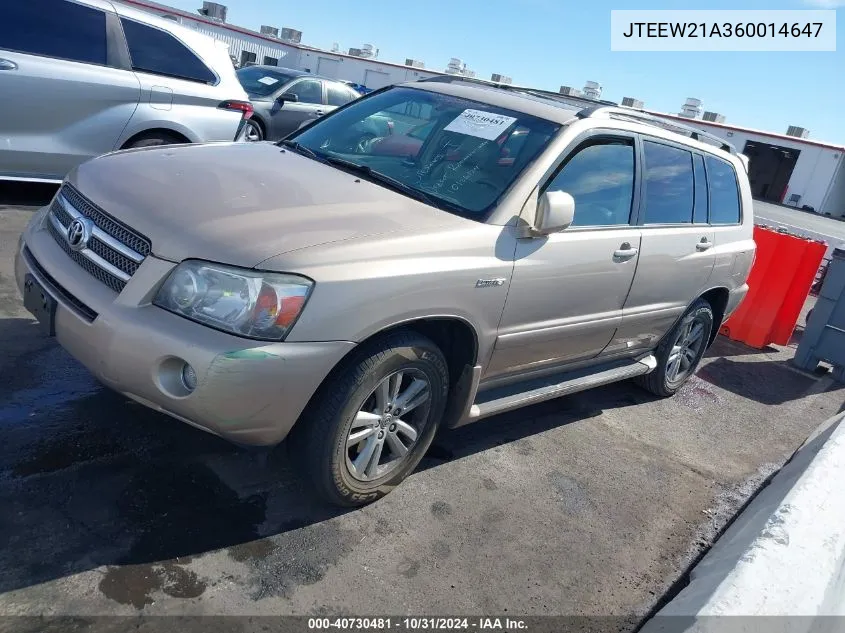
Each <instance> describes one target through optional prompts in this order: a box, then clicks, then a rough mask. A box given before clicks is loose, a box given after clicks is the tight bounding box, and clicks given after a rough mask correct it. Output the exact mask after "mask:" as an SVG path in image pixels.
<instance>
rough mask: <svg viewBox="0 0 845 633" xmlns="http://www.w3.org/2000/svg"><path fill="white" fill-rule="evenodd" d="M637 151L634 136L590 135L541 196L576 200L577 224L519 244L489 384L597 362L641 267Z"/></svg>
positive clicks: (568, 156) (579, 143)
mask: <svg viewBox="0 0 845 633" xmlns="http://www.w3.org/2000/svg"><path fill="white" fill-rule="evenodd" d="M635 147H636V144H635V137H634V135H633V134H631V135H627V134H624V133H616V132H614V133H612V134H589V135H587V136H586V137H582V138H581V139H580V141H576V144H575V147H574V149H571V150H568V151H567V153H566V157H565V158H564V161H563V162H562V165H561V167H559V168H558V171H557V172H556V173H555V174H554V175H553V176H552V177H551V178H550V179H549V180H548V181H547V182H546V183H545V184H543V185H541V188H540V192H541V193H542V192H543V191H546V190H548V191H558V190H559V191H565V192H567V193H569V194H571V195H572V196H573V198H574V199H575V219H574V221H573V224H572V225H571V226H570V227H569V228H567V229H565V230H563V231H560V232H558V233H552V234H550V235H546V236H543V237H534V238H517V239H516V250H515V261H514V269H513V276H512V280H511V285H510V291H509V292H508V298H507V302H506V304H505V309H504V312H503V314H502V319H501V322H500V326H499V332H498V336H497V339H496V344H495V348H494V350H493V355H492V358H491V362H490V363H489V365H488V369H487V372H486V374H485V376H484V377H485V379H486V378H493V377H497V376H501V377H506V376H507V375H508V374H517V373H523V372H525V371H532V370H535V369H545V368H553V367H555V366H565V365H568V364H570V363H576V362H584V361H589V360H590V359H593V358H596V357H598V356H600V355H601V354H602V351H603V350H604V349H605V348H606V347H607V345H608V344H609V343H610V342H611V340H612V339H613V336H614V334H615V333H616V329H617V328H618V327H619V326H620V324H621V322H622V308H623V306H624V304H625V300H626V298H627V296H628V292H629V291H630V289H631V285H632V283H633V281H634V272H635V271H636V268H637V261H638V258H639V248H640V240H641V230H640V229H639V228H638V227H637V226H636V225H635V218H636V211H637V209H636V206H637V200H638V199H639V193H638V187H639V185H638V182H637V179H636V177H635V173H636V171H635V162H636V151H635ZM512 228H513V230H514V231H515V230H516V228H515V227H512Z"/></svg>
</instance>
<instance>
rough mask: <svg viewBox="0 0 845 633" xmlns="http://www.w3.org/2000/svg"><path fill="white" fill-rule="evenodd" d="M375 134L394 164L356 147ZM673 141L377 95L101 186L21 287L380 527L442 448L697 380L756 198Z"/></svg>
mask: <svg viewBox="0 0 845 633" xmlns="http://www.w3.org/2000/svg"><path fill="white" fill-rule="evenodd" d="M373 117H376V118H379V119H384V118H389V119H390V120H391V122H392V128H393V132H392V134H391V136H390V139H391V140H390V142H389V143H388V142H387V140H384V139H382V140H381V141H380V140H379V139H372V138H369V137H366V138H364V137H361V138H359V137H358V136H356V135H358V134H362V133H363V132H361V131H362V130H365V129H369V126H368V125H367V121H369V120H371V119H372V118H373ZM426 124H429V125H426ZM666 125H667V124H663V123H660V122H659V121H658V120H656V119H651V118H648V117H644V116H643V115H641V114H639V113H637V112H636V111H632V110H628V109H623V108H618V107H614V106H605V105H602V104H598V105H596V104H595V103H594V102H593V103H592V104H591V103H590V102H586V103H581V102H579V101H578V100H571V99H567V98H564V97H562V96H560V95H554V94H553V93H543V92H540V91H533V90H529V89H524V88H505V87H501V88H498V87H489V86H485V85H479V84H478V83H476V82H472V81H465V80H459V79H451V80H450V79H446V80H441V81H420V82H415V83H408V84H402V85H398V86H393V87H389V88H384V89H381V90H378V91H376V92H373V93H371V94H369V95H367V96H365V97H362V98H361V99H359V100H356V101H353V102H352V103H350V104H348V105H346V106H343V107H340V108H338V109H337V110H335V111H334V112H332V113H331V114H328V115H326V116H325V117H324V118H322V119H320V120H318V121H315V122H314V123H311V124H309V125H308V126H306V127H304V128H303V129H301V130H299V131H297V132H295V133H294V134H293V135H292V136H290V137H288V138H287V139H285V140H283V141H281V142H279V143H277V144H274V143H270V142H262V143H231V144H223V145H215V146H205V147H194V146H190V145H182V146H177V147H173V148H167V149H146V150H128V151H124V152H116V153H114V154H111V155H108V156H104V157H100V158H96V159H94V160H91V161H89V162H87V163H85V164H83V165H81V166H80V167H79V168H78V169H76V170H74V171H73V172H72V173H71V174H70V175H69V176H68V178H67V179H66V181H65V182H64V184H63V185H62V187H61V189H60V190H59V192H58V194H57V195H56V197H55V199H54V200H53V201H52V203H51V204H50V205H49V206H48V207H45V208H44V209H42V210H41V211H40V212H38V213H37V214H36V215H35V217H34V218H33V219H32V221H31V223H30V224H29V226H28V227H27V229H26V231H25V232H24V234H23V236H22V238H21V243H20V248H19V254H18V257H17V263H16V277H17V280H18V284H19V286H20V288H21V291H22V293H23V296H24V303H25V305H26V306H27V308H28V309H29V310H30V311H31V312H32V313H33V314H34V315H35V316H36V317H37V318H38V320H39V322H40V323H41V324H42V325H43V328H44V331H45V332H46V333H47V334H54V335H56V336H57V337H58V341H59V342H60V343H61V344H62V345H63V346H64V347H65V348H66V349H67V350H68V351H69V352H70V353H71V354H72V355H74V356H75V357H76V358H77V359H79V360H80V361H81V362H82V363H83V364H85V365H86V366H87V367H88V368H89V369H90V370H91V372H92V373H94V374H95V375H96V376H97V377H98V378H99V379H100V380H101V381H102V382H103V383H105V384H106V385H108V386H110V387H112V388H113V389H116V390H117V391H119V392H121V393H123V394H125V395H126V396H128V397H129V398H132V399H134V400H136V401H138V402H140V403H143V404H145V405H147V406H149V407H152V408H153V409H156V410H158V411H161V412H164V413H167V414H169V415H171V416H173V417H174V418H177V419H179V420H182V421H183V422H186V423H188V424H191V425H194V426H196V427H199V428H201V429H204V430H206V431H209V432H211V433H215V434H217V435H220V436H223V437H225V438H228V439H230V440H232V441H234V442H238V443H242V444H253V445H273V444H277V443H279V442H281V441H282V440H283V439H284V438H286V437H288V436H289V435H290V438H289V439H290V445H292V446H294V447H295V449H296V450H295V451H294V455H295V457H296V458H297V459H300V460H302V462H303V465H304V467H305V469H306V471H307V472H308V473H310V477H311V479H312V480H313V481H314V482H315V484H316V486H317V488H318V489H319V490H320V491H321V492H322V493H323V494H324V495H325V496H326V497H327V498H328V499H330V500H332V501H333V502H335V503H339V504H347V505H354V504H361V503H365V502H369V501H372V500H374V499H376V498H378V497H379V496H381V495H384V494H385V493H387V492H388V491H390V490H391V489H392V488H393V487H395V486H396V485H397V484H398V483H399V482H400V481H401V480H402V479H403V478H405V477H406V476H407V475H408V474H409V473H411V472H412V471H413V470H414V468H415V466H416V465H417V464H418V462H419V461H420V459H421V458H422V456H423V454H424V453H425V451H426V449H427V448H428V447H429V445H430V444H431V441H432V438H433V437H434V434H435V433H436V432H437V430H438V428H441V427H456V426H460V425H463V424H467V423H469V422H475V421H477V420H480V419H482V418H485V417H488V416H491V415H494V414H497V413H500V412H503V411H508V410H512V409H515V408H517V407H522V406H526V405H530V404H533V403H536V402H540V401H543V400H548V399H551V398H556V397H559V396H563V395H566V394H569V393H572V392H575V391H578V390H583V389H587V388H590V387H594V386H596V385H601V384H605V383H609V382H613V381H618V380H623V379H628V378H634V379H636V380H637V382H638V383H639V384H640V385H642V386H643V387H645V388H646V389H648V390H649V391H651V392H652V393H655V394H657V395H658V396H670V395H672V394H674V393H675V392H676V391H677V390H678V389H679V388H680V387H681V386H682V385H683V384H684V382H685V381H686V380H687V379H688V378H689V377H690V375H692V373H693V372H694V371H695V369H696V367H697V365H698V363H699V361H700V360H701V357H702V355H703V354H704V353H705V350H706V348H707V346H708V345H709V344H710V343H712V341H713V339H714V337H715V336H716V333H717V331H718V328H719V325H720V323H721V322H722V321H723V320H724V319H725V318H726V317H727V316H728V315H729V314H731V312H732V311H733V310H734V309H735V308H736V307H737V305H738V304H739V302H740V301H741V300H742V298H743V297H744V295H745V293H746V291H747V286H746V277H747V275H748V272H749V268H750V266H751V264H752V260H753V257H754V253H755V244H754V241H753V239H752V228H753V218H752V201H751V192H750V189H749V185H748V177H747V174H746V168H745V164H744V161H743V159H742V158H741V157H740V156H738V155H737V154H736V152H735V151H734V150H733V149H732V148H730V147H728V146H726V145H723V144H722V143H723V142H722V141H719V140H716V139H715V137H713V138H710V137H707V138H705V135H704V134H703V133H701V132H697V131H695V130H692V129H691V128H677V129H672V130H670V129H666ZM412 131H413V135H410V134H409V133H410V132H412ZM403 135H407V138H406V139H404V140H403V139H402V138H401V137H402V136H403ZM691 135H693V136H696V137H697V138H692V137H691ZM714 140H716V143H718V145H714V144H713V143H712V141H714ZM386 146H387V148H386V149H385V147H386Z"/></svg>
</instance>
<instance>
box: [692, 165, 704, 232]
mask: <svg viewBox="0 0 845 633" xmlns="http://www.w3.org/2000/svg"><path fill="white" fill-rule="evenodd" d="M692 160H693V165H694V167H695V210H694V211H693V222H695V223H696V224H707V176H706V175H705V172H704V157H703V156H702V155H701V154H695V156H693V159H692Z"/></svg>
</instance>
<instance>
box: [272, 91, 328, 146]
mask: <svg viewBox="0 0 845 633" xmlns="http://www.w3.org/2000/svg"><path fill="white" fill-rule="evenodd" d="M284 93H292V94H295V95H296V96H297V97H299V101H285V102H283V103H282V102H279V101H276V102H275V103H274V104H273V108H272V110H271V112H270V115H271V116H270V134H269V138H282V137H284V136H287V135H288V134H290V133H291V132H293V131H294V130H297V129H299V127H300V126H301V125H303V124H304V123H309V122H311V121H312V120H314V119H316V118H317V117H320V116H322V115H323V114H325V113H326V106H325V95H324V94H323V82H322V81H320V80H319V79H312V78H309V77H306V78H303V79H297V80H296V81H294V82H293V83H290V84H288V85H287V86H285V88H283V89H282V91H281V92H280V93H279V94H278V95H276V98H277V99H278V97H279V95H281V94H284Z"/></svg>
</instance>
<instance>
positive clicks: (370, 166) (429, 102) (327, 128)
mask: <svg viewBox="0 0 845 633" xmlns="http://www.w3.org/2000/svg"><path fill="white" fill-rule="evenodd" d="M385 123H387V124H385ZM559 129H560V125H559V124H557V123H554V122H552V121H547V120H545V119H539V118H537V117H533V116H530V115H528V114H524V113H522V112H515V111H511V110H506V109H504V108H499V107H496V106H492V105H489V104H486V103H481V102H477V101H470V100H468V99H462V98H458V97H453V96H450V95H444V94H439V93H436V92H429V91H427V90H420V89H416V88H408V87H397V88H390V89H388V90H386V91H384V92H380V93H378V94H375V95H373V96H368V97H365V98H363V99H361V100H359V101H355V102H353V103H352V104H351V105H349V106H346V107H345V108H343V109H342V110H339V111H338V112H336V113H334V114H331V115H329V116H327V117H326V118H325V119H323V120H321V121H319V122H317V123H316V124H313V125H311V126H310V127H309V128H307V129H304V130H302V131H300V132H298V133H294V134H293V135H291V136H289V137H288V139H289V141H288V143H290V141H295V144H296V145H298V146H299V147H300V149H302V148H305V149H307V150H310V152H308V153H309V154H310V153H311V152H313V155H314V156H313V157H314V158H316V159H318V160H329V161H331V162H333V163H334V164H335V165H338V166H339V167H340V168H341V169H343V168H347V169H355V170H356V172H357V173H358V174H360V175H361V176H362V177H363V178H368V177H369V179H370V180H373V181H375V182H381V183H382V184H384V183H385V182H391V181H392V182H393V184H394V185H399V186H394V187H393V188H394V189H398V190H400V191H401V190H402V189H404V190H405V193H409V194H412V193H418V194H419V195H417V196H414V197H418V198H420V199H426V200H429V201H432V202H433V203H436V204H438V206H440V207H441V208H445V209H447V210H449V211H452V212H454V213H457V214H459V215H463V216H465V217H468V218H473V219H478V220H483V219H484V217H485V216H486V214H487V212H488V211H489V210H490V209H491V207H492V206H493V205H495V204H496V202H497V201H498V199H499V197H500V196H501V195H502V194H503V193H504V192H505V190H507V188H508V187H510V185H511V183H513V182H514V180H516V178H517V176H519V174H520V173H521V172H522V171H523V170H524V169H525V167H526V166H527V165H528V164H529V163H530V162H531V161H532V160H533V159H534V158H535V157H536V156H537V155H538V154H539V153H540V152H541V151H542V150H543V149H544V148H545V147H546V145H547V144H548V142H549V140H550V139H551V138H552V136H553V135H554V134H555V133H556V132H557V131H558V130H559ZM336 159H339V160H336Z"/></svg>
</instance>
